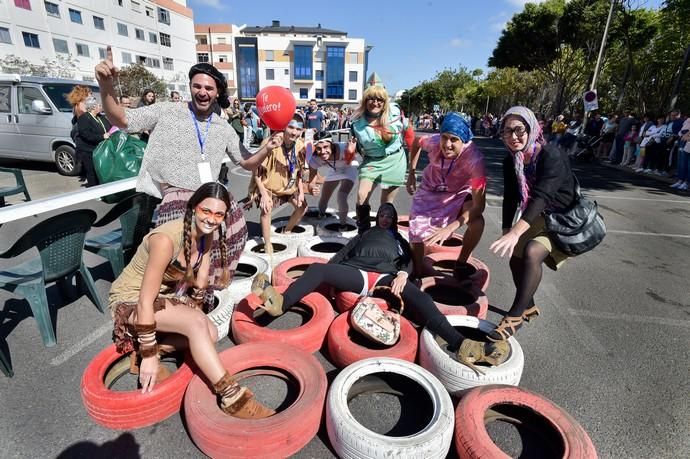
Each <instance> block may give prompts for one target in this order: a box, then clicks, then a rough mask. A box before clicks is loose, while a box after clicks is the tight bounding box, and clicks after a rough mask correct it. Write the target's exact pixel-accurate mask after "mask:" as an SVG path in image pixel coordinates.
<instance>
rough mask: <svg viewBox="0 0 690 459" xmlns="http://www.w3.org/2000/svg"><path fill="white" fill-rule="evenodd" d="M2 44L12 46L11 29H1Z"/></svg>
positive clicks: (0, 39)
mask: <svg viewBox="0 0 690 459" xmlns="http://www.w3.org/2000/svg"><path fill="white" fill-rule="evenodd" d="M0 43H9V44H10V45H11V44H12V36H11V35H10V29H8V28H7V27H0Z"/></svg>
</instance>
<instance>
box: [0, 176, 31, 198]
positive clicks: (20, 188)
mask: <svg viewBox="0 0 690 459" xmlns="http://www.w3.org/2000/svg"><path fill="white" fill-rule="evenodd" d="M0 172H6V173H8V174H13V175H14V180H15V181H16V182H17V184H16V185H15V186H9V187H0V207H4V206H5V196H12V195H13V194H19V193H24V197H25V198H26V200H27V201H31V196H29V191H28V190H27V189H26V183H24V174H22V171H21V170H20V169H13V168H9V167H0Z"/></svg>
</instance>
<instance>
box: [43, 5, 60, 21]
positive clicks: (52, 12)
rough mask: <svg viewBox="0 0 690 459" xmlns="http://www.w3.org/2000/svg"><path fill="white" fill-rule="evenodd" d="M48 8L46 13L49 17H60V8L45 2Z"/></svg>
mask: <svg viewBox="0 0 690 459" xmlns="http://www.w3.org/2000/svg"><path fill="white" fill-rule="evenodd" d="M43 3H44V4H45V6H46V13H48V16H54V17H56V18H59V17H60V7H59V6H58V5H57V4H56V3H53V2H43Z"/></svg>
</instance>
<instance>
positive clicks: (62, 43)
mask: <svg viewBox="0 0 690 459" xmlns="http://www.w3.org/2000/svg"><path fill="white" fill-rule="evenodd" d="M53 48H55V52H56V53H62V54H69V47H68V46H67V40H61V39H59V38H53Z"/></svg>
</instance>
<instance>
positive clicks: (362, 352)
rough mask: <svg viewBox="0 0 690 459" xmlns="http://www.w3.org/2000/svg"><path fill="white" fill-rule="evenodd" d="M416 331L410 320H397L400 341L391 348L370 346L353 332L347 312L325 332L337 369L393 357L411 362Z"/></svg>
mask: <svg viewBox="0 0 690 459" xmlns="http://www.w3.org/2000/svg"><path fill="white" fill-rule="evenodd" d="M418 340H419V336H418V335H417V330H415V328H414V327H413V326H412V324H411V323H410V321H409V320H407V319H405V318H404V317H401V318H400V338H399V339H398V342H397V343H395V344H394V345H393V346H379V345H376V344H375V343H370V342H369V341H368V340H367V339H366V338H365V337H363V336H359V334H358V333H357V332H356V331H354V330H353V329H352V326H351V325H350V313H349V312H348V313H345V314H340V315H339V316H338V317H336V318H335V320H334V321H333V323H331V327H330V328H329V329H328V335H327V336H326V341H327V343H328V354H329V356H330V360H331V362H333V364H334V365H335V366H336V367H338V368H345V367H346V366H348V365H350V364H352V363H355V362H358V361H360V360H364V359H369V358H379V357H392V358H396V359H401V360H406V361H408V362H412V363H414V361H415V358H416V357H417V341H418Z"/></svg>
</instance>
